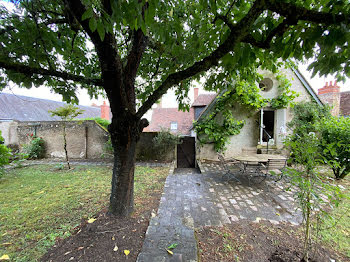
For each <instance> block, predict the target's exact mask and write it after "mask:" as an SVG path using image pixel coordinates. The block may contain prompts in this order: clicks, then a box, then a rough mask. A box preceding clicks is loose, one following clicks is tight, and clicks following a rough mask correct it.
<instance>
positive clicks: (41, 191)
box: [37, 191, 45, 195]
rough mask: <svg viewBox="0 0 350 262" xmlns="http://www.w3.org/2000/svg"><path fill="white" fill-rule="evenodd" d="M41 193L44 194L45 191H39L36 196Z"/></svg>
mask: <svg viewBox="0 0 350 262" xmlns="http://www.w3.org/2000/svg"><path fill="white" fill-rule="evenodd" d="M42 193H45V191H40V192H38V193H37V194H38V195H39V194H42Z"/></svg>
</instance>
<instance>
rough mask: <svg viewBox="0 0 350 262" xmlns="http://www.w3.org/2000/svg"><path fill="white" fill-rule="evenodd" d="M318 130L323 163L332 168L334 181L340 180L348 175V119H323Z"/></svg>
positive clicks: (349, 169) (349, 148) (349, 127)
mask: <svg viewBox="0 0 350 262" xmlns="http://www.w3.org/2000/svg"><path fill="white" fill-rule="evenodd" d="M319 130H320V134H321V138H322V139H321V142H320V148H321V152H322V157H323V159H324V162H325V163H326V164H327V165H328V166H330V167H331V168H332V170H333V173H334V175H335V177H336V179H342V178H344V177H345V176H346V175H348V174H349V173H350V143H349V141H350V118H345V117H339V118H336V117H329V118H323V119H322V120H321V121H320V123H319Z"/></svg>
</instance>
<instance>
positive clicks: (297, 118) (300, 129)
mask: <svg viewBox="0 0 350 262" xmlns="http://www.w3.org/2000/svg"><path fill="white" fill-rule="evenodd" d="M325 117H327V118H328V117H331V114H330V110H329V106H327V105H326V106H320V105H318V104H316V103H314V102H300V103H297V104H296V105H295V106H294V108H293V119H292V121H290V122H289V123H288V127H290V128H292V129H293V135H294V136H295V135H296V134H297V135H298V136H304V135H307V134H309V133H310V132H315V131H316V124H317V123H318V122H319V121H321V120H322V119H323V118H325Z"/></svg>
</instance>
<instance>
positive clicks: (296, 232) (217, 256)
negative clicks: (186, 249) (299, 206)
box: [196, 220, 348, 262]
mask: <svg viewBox="0 0 350 262" xmlns="http://www.w3.org/2000/svg"><path fill="white" fill-rule="evenodd" d="M196 236H197V239H198V246H199V253H200V261H201V262H213V261H222V262H224V261H225V262H226V261H240V262H255V261H256V262H262V261H271V262H294V261H295V262H296V261H301V258H302V247H303V241H302V235H301V230H300V227H299V226H292V225H291V224H287V223H284V224H278V225H274V224H271V223H270V222H267V221H261V222H260V223H253V222H249V221H245V220H244V221H239V222H235V223H232V224H230V225H226V226H224V227H203V228H201V229H198V230H196ZM331 259H333V260H335V261H348V260H347V258H346V256H344V255H343V254H339V253H336V252H334V251H332V250H331V249H330V248H329V247H328V248H327V247H323V246H321V245H320V244H315V248H314V250H313V252H312V253H311V259H310V260H309V261H318V262H330V261H332V260H331Z"/></svg>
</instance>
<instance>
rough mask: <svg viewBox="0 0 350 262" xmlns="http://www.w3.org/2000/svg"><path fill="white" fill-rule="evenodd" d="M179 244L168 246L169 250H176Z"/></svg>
mask: <svg viewBox="0 0 350 262" xmlns="http://www.w3.org/2000/svg"><path fill="white" fill-rule="evenodd" d="M177 245H178V244H177V243H173V244H171V245H170V246H168V249H170V250H171V249H174V248H175V247H177Z"/></svg>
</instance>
